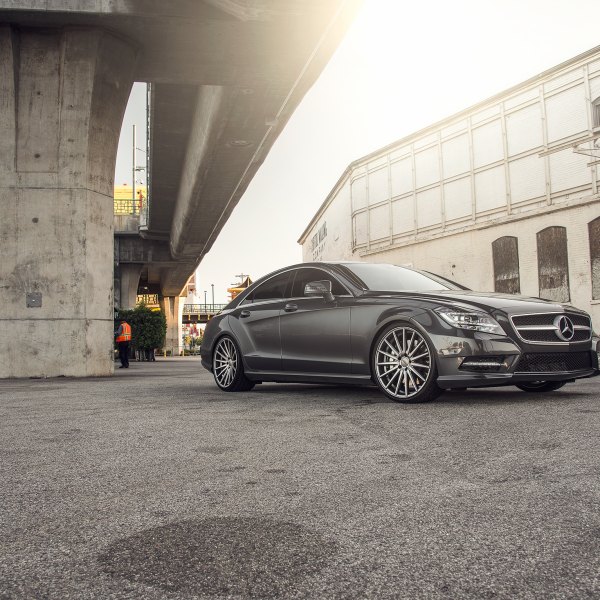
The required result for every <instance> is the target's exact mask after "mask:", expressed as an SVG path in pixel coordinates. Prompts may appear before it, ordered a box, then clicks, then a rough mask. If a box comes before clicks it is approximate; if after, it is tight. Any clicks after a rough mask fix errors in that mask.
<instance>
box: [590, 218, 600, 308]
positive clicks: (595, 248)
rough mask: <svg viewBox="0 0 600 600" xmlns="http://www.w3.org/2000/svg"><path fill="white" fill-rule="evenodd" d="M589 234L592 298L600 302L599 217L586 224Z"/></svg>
mask: <svg viewBox="0 0 600 600" xmlns="http://www.w3.org/2000/svg"><path fill="white" fill-rule="evenodd" d="M588 231H589V234H590V265H591V269H592V298H593V299H594V300H600V217H597V218H596V219H594V220H593V221H590V222H589V223H588Z"/></svg>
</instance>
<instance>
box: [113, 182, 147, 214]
mask: <svg viewBox="0 0 600 600" xmlns="http://www.w3.org/2000/svg"><path fill="white" fill-rule="evenodd" d="M146 197H147V193H146V186H145V185H136V186H135V200H134V198H133V190H132V188H131V186H130V185H128V184H127V183H124V184H123V185H115V194H114V198H115V215H139V214H140V212H141V210H142V207H143V206H144V204H145V201H146Z"/></svg>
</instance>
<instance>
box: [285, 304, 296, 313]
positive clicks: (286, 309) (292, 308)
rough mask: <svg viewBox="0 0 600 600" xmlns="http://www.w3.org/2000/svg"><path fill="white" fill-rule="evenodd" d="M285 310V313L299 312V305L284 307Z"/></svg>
mask: <svg viewBox="0 0 600 600" xmlns="http://www.w3.org/2000/svg"><path fill="white" fill-rule="evenodd" d="M283 310H285V312H294V311H295V310H298V305H297V304H286V305H285V306H284V307H283Z"/></svg>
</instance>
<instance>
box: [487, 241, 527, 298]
mask: <svg viewBox="0 0 600 600" xmlns="http://www.w3.org/2000/svg"><path fill="white" fill-rule="evenodd" d="M492 254H493V260H494V291H495V292H502V293H504V294H520V293H521V283H520V280H519V242H518V240H517V238H516V237H513V236H511V235H506V236H504V237H501V238H498V239H497V240H494V241H493V242H492Z"/></svg>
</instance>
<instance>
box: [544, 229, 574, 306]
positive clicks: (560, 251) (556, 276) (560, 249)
mask: <svg viewBox="0 0 600 600" xmlns="http://www.w3.org/2000/svg"><path fill="white" fill-rule="evenodd" d="M537 253H538V280H539V286H540V298H545V299H546V300H554V301H555V302H569V301H570V300H571V296H570V293H569V257H568V250H567V230H566V229H565V228H564V227H546V229H542V231H538V233H537Z"/></svg>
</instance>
